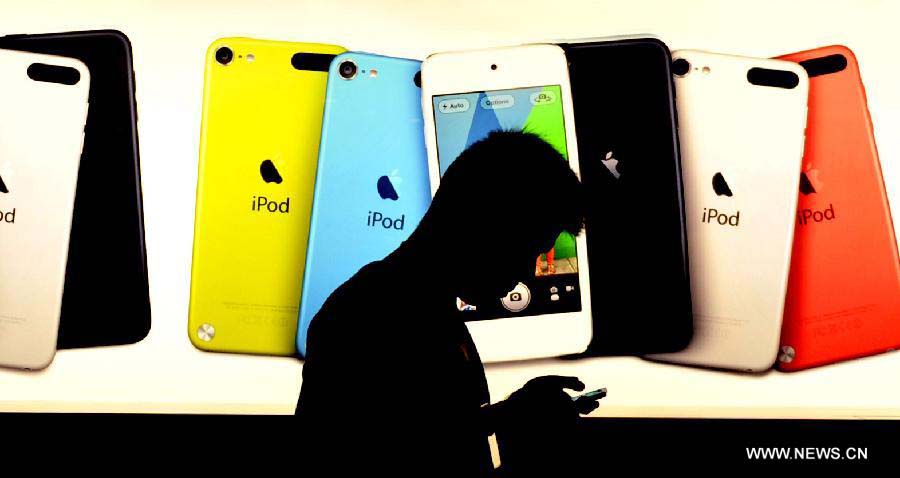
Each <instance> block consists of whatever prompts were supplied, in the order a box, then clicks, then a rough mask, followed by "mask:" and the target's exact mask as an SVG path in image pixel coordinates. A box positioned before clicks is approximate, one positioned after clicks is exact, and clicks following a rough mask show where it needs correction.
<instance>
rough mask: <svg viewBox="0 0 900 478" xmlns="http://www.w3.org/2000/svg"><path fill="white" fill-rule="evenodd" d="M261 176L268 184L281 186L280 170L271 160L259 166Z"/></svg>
mask: <svg viewBox="0 0 900 478" xmlns="http://www.w3.org/2000/svg"><path fill="white" fill-rule="evenodd" d="M259 174H260V175H261V176H262V178H263V181H265V182H267V183H275V184H281V181H282V179H281V174H278V168H276V167H275V164H274V163H273V162H272V160H271V159H267V160H265V161H263V162H262V164H260V165H259Z"/></svg>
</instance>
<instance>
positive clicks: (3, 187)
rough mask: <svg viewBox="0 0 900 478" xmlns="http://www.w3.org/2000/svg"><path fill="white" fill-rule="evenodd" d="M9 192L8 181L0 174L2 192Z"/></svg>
mask: <svg viewBox="0 0 900 478" xmlns="http://www.w3.org/2000/svg"><path fill="white" fill-rule="evenodd" d="M8 192H9V189H7V188H6V183H4V182H3V177H2V176H0V193H3V194H6V193H8Z"/></svg>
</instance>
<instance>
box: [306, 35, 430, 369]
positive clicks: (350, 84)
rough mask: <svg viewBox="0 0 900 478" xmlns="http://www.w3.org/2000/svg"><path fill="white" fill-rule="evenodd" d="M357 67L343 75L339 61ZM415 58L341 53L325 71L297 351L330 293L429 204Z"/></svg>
mask: <svg viewBox="0 0 900 478" xmlns="http://www.w3.org/2000/svg"><path fill="white" fill-rule="evenodd" d="M345 62H349V63H350V64H353V65H355V66H356V68H357V71H356V74H355V75H354V76H353V77H351V78H346V77H345V76H342V75H341V73H340V68H341V65H342V64H344V63H345ZM420 65H421V62H419V61H416V60H407V59H403V58H391V57H385V56H380V55H373V54H368V53H358V52H348V53H342V54H341V55H338V56H337V57H336V58H335V59H334V60H333V61H332V63H331V67H330V68H329V72H328V88H327V93H326V96H325V113H324V116H323V120H322V141H321V146H320V148H319V164H318V172H317V178H316V187H315V199H314V201H313V210H312V216H311V221H310V222H311V223H310V232H309V246H308V249H307V255H306V273H305V274H304V280H303V283H304V287H303V294H302V299H301V301H300V315H299V323H298V328H297V350H298V351H299V352H300V354H301V355H304V354H305V353H306V332H307V329H308V327H309V323H310V321H311V320H312V318H313V317H314V316H315V314H316V313H317V312H318V310H319V308H320V307H321V306H322V304H323V303H324V302H325V300H326V299H327V298H328V296H329V295H331V293H332V292H333V291H334V290H335V289H337V288H338V287H339V286H340V285H341V284H343V283H344V282H345V281H346V280H347V279H349V278H350V277H351V276H353V274H355V273H356V272H357V271H358V270H359V269H360V268H361V267H362V266H364V265H366V264H368V263H370V262H372V261H376V260H379V259H382V258H384V256H386V255H387V254H389V253H390V252H391V251H393V250H394V249H396V248H397V247H398V246H399V245H400V243H401V242H403V241H404V240H405V239H406V238H407V237H409V234H410V233H411V232H412V231H413V229H415V227H416V226H417V225H418V223H419V221H420V220H421V218H422V216H423V215H424V214H425V211H426V210H427V209H428V205H429V204H430V203H431V189H430V186H429V182H428V156H427V154H426V153H425V141H424V138H423V136H422V126H423V122H422V107H421V94H422V91H421V88H420V87H419V86H418V85H417V84H416V82H417V75H418V73H419V67H420Z"/></svg>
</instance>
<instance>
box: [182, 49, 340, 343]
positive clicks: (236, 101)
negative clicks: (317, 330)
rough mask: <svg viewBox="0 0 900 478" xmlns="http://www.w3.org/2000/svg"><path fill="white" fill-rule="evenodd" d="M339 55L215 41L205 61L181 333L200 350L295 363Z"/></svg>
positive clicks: (337, 52) (335, 52) (337, 51)
mask: <svg viewBox="0 0 900 478" xmlns="http://www.w3.org/2000/svg"><path fill="white" fill-rule="evenodd" d="M223 48H225V49H226V50H223ZM343 51H344V50H343V48H341V47H337V46H332V45H321V44H313V43H290V42H276V41H266V40H254V39H249V38H224V39H220V40H217V41H215V42H214V43H213V44H212V45H211V46H210V48H209V50H208V52H207V62H206V75H205V87H204V100H203V123H202V127H201V139H200V165H199V177H198V183H197V206H196V217H195V224H194V251H193V264H192V267H191V303H190V312H189V320H188V330H187V332H188V336H189V337H190V340H191V342H192V343H193V344H194V345H195V346H196V347H198V348H200V349H204V350H211V351H220V352H242V353H256V354H270V355H293V354H295V353H296V338H297V312H298V306H299V303H300V290H301V285H302V278H303V268H304V262H305V258H306V241H307V237H308V233H309V214H310V209H311V206H312V196H313V185H314V182H315V175H316V160H317V157H318V149H319V135H320V133H321V124H322V110H323V108H324V103H325V85H326V80H327V68H328V64H329V63H330V61H331V59H332V57H333V56H334V55H337V54H339V53H341V52H343ZM298 67H299V68H298Z"/></svg>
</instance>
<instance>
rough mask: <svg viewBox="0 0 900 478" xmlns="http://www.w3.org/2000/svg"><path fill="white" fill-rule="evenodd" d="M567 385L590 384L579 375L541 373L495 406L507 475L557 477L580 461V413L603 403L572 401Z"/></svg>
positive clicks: (577, 388) (575, 388)
mask: <svg viewBox="0 0 900 478" xmlns="http://www.w3.org/2000/svg"><path fill="white" fill-rule="evenodd" d="M566 390H573V391H576V392H580V391H583V390H584V384H583V383H581V381H580V380H578V378H576V377H561V376H555V375H550V376H544V377H537V378H534V379H531V380H529V381H528V383H526V384H525V385H524V386H523V387H522V388H520V389H519V390H516V391H515V392H513V393H512V395H510V396H509V398H507V399H506V400H503V401H501V402H498V403H496V404H495V405H494V407H496V409H497V410H496V412H497V413H496V416H497V420H496V422H495V426H496V428H495V431H496V433H497V444H498V446H499V451H500V461H501V463H502V465H501V469H502V470H503V472H504V476H506V475H508V476H531V475H533V474H545V475H547V476H554V475H556V474H557V473H556V472H557V471H560V470H565V467H566V466H567V464H571V463H574V462H573V460H574V459H575V458H574V456H573V453H574V450H576V449H577V442H576V440H577V425H578V415H579V414H587V413H590V412H591V411H592V410H594V409H596V408H597V406H598V404H597V401H596V400H591V399H585V398H581V399H578V400H572V397H571V396H570V395H569V394H568V393H566Z"/></svg>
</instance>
